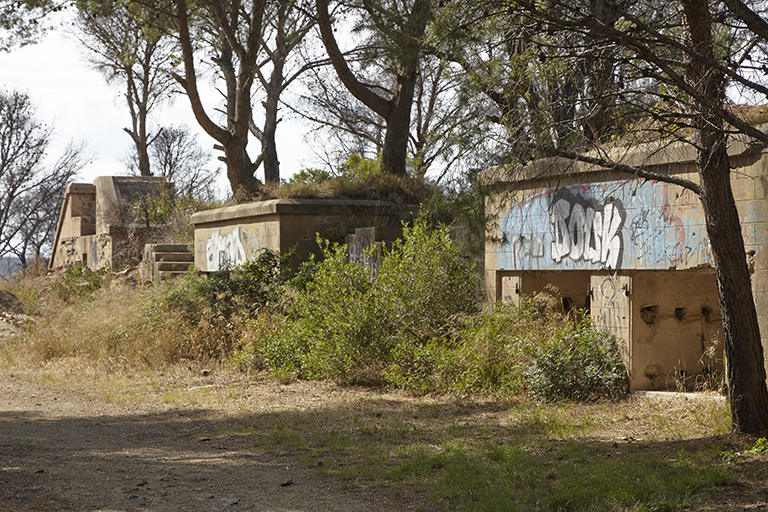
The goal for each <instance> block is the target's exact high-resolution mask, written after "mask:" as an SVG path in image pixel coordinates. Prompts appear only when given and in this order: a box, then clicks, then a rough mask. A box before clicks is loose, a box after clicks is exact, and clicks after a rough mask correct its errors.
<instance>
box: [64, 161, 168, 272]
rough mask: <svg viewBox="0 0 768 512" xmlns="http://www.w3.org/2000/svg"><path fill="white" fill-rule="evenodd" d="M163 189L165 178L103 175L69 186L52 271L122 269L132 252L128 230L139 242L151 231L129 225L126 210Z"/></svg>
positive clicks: (65, 195)
mask: <svg viewBox="0 0 768 512" xmlns="http://www.w3.org/2000/svg"><path fill="white" fill-rule="evenodd" d="M164 187H168V184H167V182H166V181H165V180H164V179H163V178H152V177H149V178H146V177H130V176H101V177H98V178H96V179H95V180H94V181H93V184H92V185H91V184H89V183H73V184H71V185H69V186H68V187H67V190H66V192H65V194H64V198H63V201H62V206H61V212H60V214H59V222H58V226H57V229H56V238H55V240H54V244H53V253H52V256H51V261H50V264H49V268H50V269H53V268H58V267H62V266H65V265H85V266H88V267H90V268H94V269H97V268H102V267H104V266H107V265H109V266H112V267H119V266H121V265H122V264H123V263H124V260H125V258H126V255H127V254H128V253H130V247H129V245H130V240H129V239H128V231H129V230H130V231H131V232H132V234H133V235H134V236H135V237H136V238H137V239H138V238H141V237H142V236H143V235H144V234H146V232H147V231H148V230H147V229H146V228H144V227H141V226H129V222H130V219H129V216H128V215H127V213H126V207H127V206H129V205H130V204H131V203H132V202H134V201H136V200H139V199H141V198H143V197H146V196H148V195H153V194H157V193H158V192H159V191H160V190H162V189H163V188H164ZM129 228H130V229H129ZM149 231H151V228H150V230H149ZM140 245H142V246H143V244H140Z"/></svg>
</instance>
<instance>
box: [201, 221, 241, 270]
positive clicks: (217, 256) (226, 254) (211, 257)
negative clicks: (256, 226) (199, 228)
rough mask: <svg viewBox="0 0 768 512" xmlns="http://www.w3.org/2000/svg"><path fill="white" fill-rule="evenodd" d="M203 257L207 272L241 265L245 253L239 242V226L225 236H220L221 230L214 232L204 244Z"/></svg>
mask: <svg viewBox="0 0 768 512" xmlns="http://www.w3.org/2000/svg"><path fill="white" fill-rule="evenodd" d="M205 256H206V262H207V267H208V268H207V269H206V270H207V271H208V272H214V271H216V270H219V269H221V268H224V267H226V266H235V265H239V264H241V263H243V262H244V261H245V260H246V253H245V247H243V243H242V242H241V241H240V226H238V227H237V228H235V229H234V230H232V231H230V232H229V233H228V234H226V235H222V234H221V230H218V231H215V232H214V233H213V234H212V235H211V236H210V237H209V238H208V240H207V241H206V243H205Z"/></svg>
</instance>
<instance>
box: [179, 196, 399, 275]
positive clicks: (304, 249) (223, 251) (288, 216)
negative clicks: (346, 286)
mask: <svg viewBox="0 0 768 512" xmlns="http://www.w3.org/2000/svg"><path fill="white" fill-rule="evenodd" d="M410 214H411V209H410V208H409V207H401V206H398V205H395V204H394V203H392V202H389V201H371V200H351V199H271V200H267V201H258V202H254V203H247V204H241V205H236V206H227V207H224V208H218V209H215V210H208V211H205V212H198V213H195V214H194V215H192V217H191V222H192V224H194V226H195V241H194V253H195V266H196V267H197V268H198V269H199V270H200V271H202V272H214V271H216V270H219V269H220V268H223V267H225V266H227V265H231V266H234V265H238V264H240V263H243V262H244V261H246V260H250V259H253V258H255V257H256V256H257V255H258V254H259V252H261V251H263V250H265V249H269V250H272V251H275V252H278V253H284V252H287V251H290V250H294V251H295V254H296V258H295V259H294V262H293V264H298V262H299V261H303V260H306V259H307V258H308V257H309V255H310V254H317V253H318V252H319V247H318V245H317V239H316V238H317V235H318V234H319V235H320V236H321V237H324V238H328V239H331V240H334V239H336V240H339V241H344V240H345V237H346V235H347V234H348V233H350V232H352V231H354V230H355V229H356V228H368V227H370V228H374V229H372V230H371V231H370V232H371V233H372V235H370V236H372V239H371V241H369V243H374V242H380V241H381V240H382V238H381V235H386V236H384V239H386V238H387V237H389V236H392V234H394V233H397V232H399V231H398V230H397V229H395V230H388V229H382V228H389V227H398V226H400V222H401V220H402V219H403V218H404V217H405V216H408V215H410ZM361 237H363V235H362V234H361ZM363 238H364V237H363ZM363 245H366V244H363Z"/></svg>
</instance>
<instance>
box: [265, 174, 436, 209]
mask: <svg viewBox="0 0 768 512" xmlns="http://www.w3.org/2000/svg"><path fill="white" fill-rule="evenodd" d="M434 194H435V190H434V188H433V187H432V186H430V185H429V184H427V183H425V182H424V180H421V179H414V178H411V177H408V176H389V175H385V174H375V175H373V176H371V177H369V178H367V179H364V180H359V181H351V180H349V179H348V178H346V177H340V178H333V179H330V180H327V181H324V182H322V183H296V184H287V185H283V186H281V187H280V188H274V189H269V190H267V192H266V195H265V196H264V197H263V198H262V199H270V198H279V199H370V200H379V201H392V202H393V203H395V204H398V205H412V204H421V203H423V202H424V201H425V200H426V199H427V198H429V197H431V196H432V195H434Z"/></svg>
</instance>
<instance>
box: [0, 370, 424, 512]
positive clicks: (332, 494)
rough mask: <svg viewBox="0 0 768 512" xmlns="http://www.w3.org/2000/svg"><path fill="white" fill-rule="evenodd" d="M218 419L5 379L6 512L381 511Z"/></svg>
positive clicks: (0, 435) (367, 493) (373, 501)
mask: <svg viewBox="0 0 768 512" xmlns="http://www.w3.org/2000/svg"><path fill="white" fill-rule="evenodd" d="M215 416H216V412H211V411H206V410H179V409H174V410H166V411H158V410H145V409H143V408H142V406H141V405H136V404H129V405H125V404H122V405H121V404H110V403H105V402H103V401H101V400H97V399H89V398H87V397H86V396H84V395H81V394H77V393H70V392H62V391H58V390H55V389H50V388H46V387H44V386H40V385H35V384H30V383H29V382H27V381H25V380H23V379H21V378H19V377H18V376H13V375H10V374H7V373H0V511H9V512H10V511H13V512H16V511H29V510H35V511H37V510H40V511H43V510H45V511H52V510H56V511H58V510H73V511H110V512H112V511H115V512H116V511H134V510H141V511H187V510H188V511H214V510H218V511H239V512H247V511H250V512H256V511H259V512H267V511H310V510H312V511H340V512H341V511H351V510H356V511H381V510H404V509H408V508H410V507H408V505H407V504H406V503H402V502H400V503H398V502H397V501H394V500H392V499H389V498H388V497H387V496H384V495H383V493H381V492H380V491H377V490H374V489H369V488H342V487H341V486H340V485H339V484H338V483H337V482H334V481H331V480H328V479H325V478H324V477H322V476H319V475H317V474H316V473H315V472H314V471H313V470H312V469H310V468H307V467H301V466H299V465H297V464H296V461H293V460H291V459H290V458H289V457H286V458H285V460H279V457H277V460H275V459H276V457H275V456H262V455H260V454H259V453H256V452H253V451H251V450H248V449H247V448H245V447H242V446H238V445H237V441H236V440H234V439H228V438H227V437H225V436H221V435H219V434H217V430H216V429H215V428H214V423H215V421H214V420H215V419H216V418H215Z"/></svg>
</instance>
